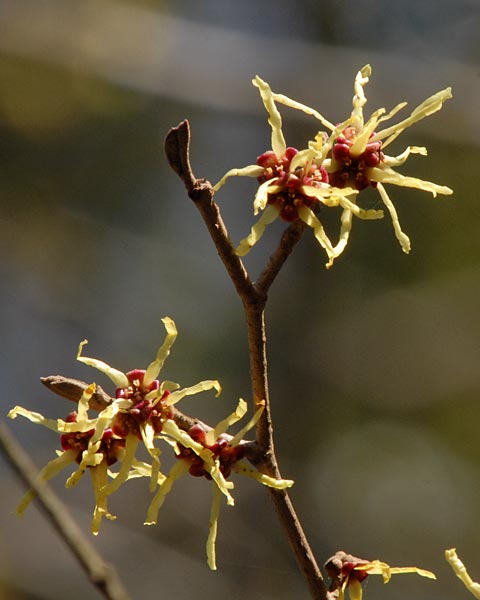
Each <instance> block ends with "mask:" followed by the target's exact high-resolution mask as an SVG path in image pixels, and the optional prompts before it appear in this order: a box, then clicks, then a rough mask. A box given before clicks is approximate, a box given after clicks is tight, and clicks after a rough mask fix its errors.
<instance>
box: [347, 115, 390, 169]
mask: <svg viewBox="0 0 480 600" xmlns="http://www.w3.org/2000/svg"><path fill="white" fill-rule="evenodd" d="M384 113H385V109H384V108H379V109H378V110H376V111H375V112H374V113H373V115H372V116H371V117H370V119H368V121H367V122H366V123H365V125H364V126H363V127H362V129H361V130H360V132H359V133H358V135H357V136H356V137H355V141H354V142H353V144H352V146H351V148H350V155H351V156H353V157H356V156H360V154H362V152H364V151H365V148H366V146H367V143H368V141H369V139H370V135H371V134H372V133H373V132H374V131H375V128H376V127H377V125H378V123H379V121H380V117H381V115H383V114H384Z"/></svg>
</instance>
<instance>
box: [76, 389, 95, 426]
mask: <svg viewBox="0 0 480 600" xmlns="http://www.w3.org/2000/svg"><path fill="white" fill-rule="evenodd" d="M96 389H97V386H96V385H95V384H94V383H92V384H91V385H89V386H88V387H87V388H86V389H85V390H84V391H83V394H82V395H81V397H80V400H79V401H78V408H77V422H82V421H86V420H88V409H89V405H88V403H89V401H90V398H91V397H92V396H93V394H94V393H95V390H96Z"/></svg>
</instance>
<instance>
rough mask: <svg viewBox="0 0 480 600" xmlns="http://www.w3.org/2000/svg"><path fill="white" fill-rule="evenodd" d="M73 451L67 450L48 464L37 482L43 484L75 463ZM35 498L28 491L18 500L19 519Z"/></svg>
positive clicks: (32, 493) (31, 492)
mask: <svg viewBox="0 0 480 600" xmlns="http://www.w3.org/2000/svg"><path fill="white" fill-rule="evenodd" d="M76 454H77V453H76V452H75V450H67V451H65V452H62V453H61V454H60V455H59V456H57V457H56V458H54V459H53V460H51V461H50V462H48V463H47V464H46V465H45V466H44V467H43V469H42V470H41V471H40V472H39V474H38V482H39V483H45V482H47V481H49V480H50V479H52V478H53V477H55V475H57V474H58V473H60V471H62V470H63V469H65V467H67V466H68V465H70V464H71V463H73V462H74V461H75V457H76ZM34 498H35V492H34V491H33V490H29V491H28V492H27V493H26V494H25V495H24V496H23V498H22V499H21V500H20V503H19V505H18V507H17V510H16V512H17V515H18V516H19V517H22V516H23V513H24V512H25V509H26V508H27V506H28V505H29V504H30V502H31V501H32V500H33V499H34Z"/></svg>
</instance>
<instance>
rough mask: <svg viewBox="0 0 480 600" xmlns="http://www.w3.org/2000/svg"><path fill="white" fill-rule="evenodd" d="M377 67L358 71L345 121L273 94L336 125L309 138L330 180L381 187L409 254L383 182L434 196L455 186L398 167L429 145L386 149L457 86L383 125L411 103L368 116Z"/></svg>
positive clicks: (335, 183) (324, 122)
mask: <svg viewBox="0 0 480 600" xmlns="http://www.w3.org/2000/svg"><path fill="white" fill-rule="evenodd" d="M371 72H372V69H371V67H370V65H366V66H365V67H363V69H361V70H360V71H359V72H358V73H357V75H356V77H355V83H354V96H353V110H352V112H351V115H350V117H349V118H348V119H347V120H346V121H344V122H343V123H340V124H339V125H334V124H332V123H330V122H329V121H328V120H327V119H326V118H325V117H323V116H322V115H321V114H320V113H319V112H317V111H316V110H314V109H312V108H310V107H309V106H306V105H304V104H301V103H299V102H296V101H294V100H291V99H290V98H288V97H286V96H283V95H281V94H275V93H274V94H272V97H273V100H274V101H275V102H278V103H281V104H284V105H286V106H289V107H291V108H294V109H298V110H301V111H303V112H305V113H307V114H309V115H311V116H314V117H315V118H316V119H318V120H319V121H320V122H321V123H322V125H323V126H324V127H326V128H327V129H329V130H330V134H324V133H323V132H320V133H319V134H318V135H317V137H316V139H315V141H313V142H311V143H310V144H309V147H310V148H312V149H314V150H315V151H316V152H317V157H318V160H320V161H321V162H322V166H323V167H324V169H325V170H326V171H327V173H328V180H329V183H330V184H331V185H332V186H335V187H337V188H340V189H343V188H348V189H351V188H352V187H353V188H354V189H356V190H358V191H359V192H360V191H362V190H364V189H366V188H368V187H373V188H375V189H377V191H378V192H379V194H380V197H381V199H382V202H383V204H384V205H385V207H386V208H387V210H388V212H389V214H390V218H391V220H392V224H393V228H394V231H395V235H396V237H397V239H398V241H399V243H400V246H401V248H402V250H403V251H404V252H405V253H407V254H408V252H410V239H409V238H408V236H407V235H406V234H405V233H404V232H403V231H402V229H401V226H400V222H399V219H398V215H397V211H396V208H395V206H394V204H393V202H392V200H391V199H390V197H389V195H388V194H387V191H386V189H385V187H384V185H383V184H393V185H398V186H401V187H408V188H415V189H419V190H423V191H426V192H430V193H431V194H432V195H433V196H434V197H436V196H437V194H443V195H449V194H452V193H453V191H452V190H451V189H450V188H448V187H446V186H442V185H437V184H435V183H432V182H430V181H424V180H422V179H417V178H415V177H409V176H406V175H402V174H401V173H399V172H398V171H397V170H396V167H399V166H402V165H403V164H404V163H405V162H406V161H407V159H408V158H409V156H410V154H420V155H423V156H426V155H427V149H426V148H424V147H423V146H408V147H407V148H406V149H405V150H404V151H403V152H402V153H401V154H399V155H398V156H389V155H387V154H386V153H385V150H386V148H387V147H388V146H389V145H390V144H391V143H392V142H393V141H394V140H395V139H396V138H397V137H398V136H399V135H400V134H401V133H402V132H403V131H405V129H407V128H408V127H410V126H412V125H414V124H415V123H417V122H418V121H420V120H422V119H424V118H425V117H428V116H430V115H432V114H433V113H435V112H437V111H438V110H440V109H441V108H442V106H443V103H444V102H445V101H446V100H448V99H449V98H451V97H452V90H451V88H449V87H448V88H446V89H444V90H441V91H440V92H437V93H436V94H433V96H430V97H429V98H427V99H426V100H424V101H423V102H422V103H421V104H420V105H419V106H417V108H415V110H414V111H413V112H412V113H411V114H410V116H409V117H407V118H405V119H403V120H401V121H399V122H398V123H396V124H395V125H391V126H390V127H386V128H385V129H380V130H378V129H379V125H380V124H381V123H383V122H385V121H388V120H390V119H391V118H392V117H394V116H395V115H396V114H397V113H398V112H399V111H400V110H401V109H402V108H404V107H405V106H406V104H407V103H406V102H401V103H400V104H397V106H395V108H393V109H392V110H391V111H390V112H388V113H387V112H386V110H385V108H379V109H378V110H376V111H374V112H373V114H372V115H371V117H370V118H369V119H367V120H365V118H364V114H363V107H364V106H365V104H366V102H367V98H366V96H365V91H364V87H365V86H366V84H367V83H368V81H369V79H370V75H371Z"/></svg>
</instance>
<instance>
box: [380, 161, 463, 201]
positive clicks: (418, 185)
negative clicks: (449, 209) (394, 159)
mask: <svg viewBox="0 0 480 600" xmlns="http://www.w3.org/2000/svg"><path fill="white" fill-rule="evenodd" d="M371 179H372V180H373V181H378V182H381V183H392V184H394V185H399V186H402V187H409V188H414V189H417V190H422V191H424V192H430V193H431V194H432V195H433V197H436V195H437V194H442V195H444V196H450V194H453V190H451V189H450V188H449V187H447V186H445V185H437V184H436V183H432V182H431V181H424V180H423V179H417V178H416V177H407V176H406V175H400V173H397V172H396V171H394V170H393V169H379V168H377V167H375V168H374V169H372V174H371Z"/></svg>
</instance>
